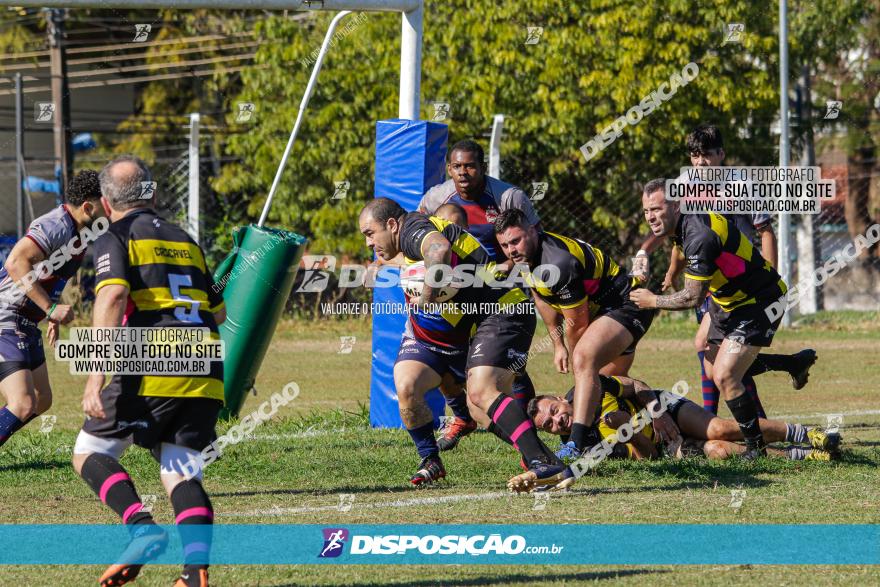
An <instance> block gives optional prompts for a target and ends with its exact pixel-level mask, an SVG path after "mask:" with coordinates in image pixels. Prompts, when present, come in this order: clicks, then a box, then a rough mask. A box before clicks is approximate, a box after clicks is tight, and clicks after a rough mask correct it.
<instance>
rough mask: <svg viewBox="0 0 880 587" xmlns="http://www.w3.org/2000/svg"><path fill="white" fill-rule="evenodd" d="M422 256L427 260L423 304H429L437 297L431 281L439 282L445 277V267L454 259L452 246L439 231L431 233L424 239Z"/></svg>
mask: <svg viewBox="0 0 880 587" xmlns="http://www.w3.org/2000/svg"><path fill="white" fill-rule="evenodd" d="M422 258H423V259H424V260H425V284H424V287H423V288H422V299H421V303H422V304H429V303H431V302H433V301H434V299H435V298H436V291H435V288H434V287H431V286H430V285H429V283H437V282H439V281H440V280H441V279H442V277H443V267H448V266H449V263H450V261H451V260H452V247H451V245H450V244H449V241H448V240H446V237H444V236H443V235H442V234H440V233H439V232H432V233H429V234H428V236H426V237H425V240H424V241H422Z"/></svg>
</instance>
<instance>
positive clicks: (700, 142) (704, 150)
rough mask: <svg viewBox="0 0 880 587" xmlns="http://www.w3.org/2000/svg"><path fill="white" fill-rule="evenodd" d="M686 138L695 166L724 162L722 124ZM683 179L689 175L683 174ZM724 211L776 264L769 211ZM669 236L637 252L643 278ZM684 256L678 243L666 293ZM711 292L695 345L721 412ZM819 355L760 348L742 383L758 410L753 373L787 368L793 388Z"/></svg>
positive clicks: (701, 310) (712, 407)
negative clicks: (713, 365)
mask: <svg viewBox="0 0 880 587" xmlns="http://www.w3.org/2000/svg"><path fill="white" fill-rule="evenodd" d="M686 144H687V150H688V153H689V154H690V163H691V165H692V166H693V167H720V166H721V165H723V164H724V157H725V152H724V140H723V138H722V136H721V131H720V130H719V129H718V128H717V127H715V126H710V125H701V126H698V127H697V128H696V129H694V131H693V132H691V133H690V134H689V135H688V136H687V140H686ZM679 180H681V181H686V180H685V179H684V178H681V177H680V178H679ZM696 181H699V180H696ZM724 216H725V217H727V218H728V219H729V220H731V221H732V222H733V223H734V224H735V225H736V227H737V228H738V229H739V231H740V232H741V233H742V234H743V235H745V236H746V238H748V239H749V240H750V241H751V243H752V246H754V247H755V248H757V249H758V250H759V251H760V252H761V256H762V257H764V259H766V261H767V263H769V264H770V266H772V267H776V235H775V233H774V232H773V222H772V218H771V217H770V215H769V214H766V213H764V212H755V213H752V214H725V215H724ZM664 238H665V237H658V236H654V235H653V234H652V235H651V236H650V237H649V238H648V239H647V240H646V241H645V244H644V245H642V249H641V250H640V251H639V253H638V254H637V255H636V258H635V259H636V262H635V263H634V268H633V274H634V275H635V276H636V277H637V278H639V280H640V281H642V282H643V283H644V282H645V281H646V280H647V278H648V274H649V267H648V254H649V253H651V252H652V251H653V250H654V249H656V248H657V245H659V244H660V242H662V241H663V240H664ZM684 261H685V259H684V255H683V253H682V251H681V249H679V248H678V247H676V246H673V247H672V253H671V256H670V259H669V269H668V270H667V272H666V276H665V277H664V279H663V285H662V287H661V290H660V291H661V292H662V293H665V292H666V291H667V290H671V288H672V284H673V283H676V282H677V281H678V278H679V276H680V274H681V273H682V271H684V265H685V263H684ZM710 297H711V296H706V298H704V300H703V302H702V303H701V304H700V305H699V306H698V307H696V308H694V313H695V314H696V317H697V323H698V324H699V325H700V327H699V328H698V329H697V333H696V335H695V336H694V347H695V348H696V351H697V358H698V360H699V361H700V380H701V385H702V390H703V407H704V408H706V409H707V410H709V411H710V412H712V413H713V414H717V413H718V397H719V395H720V392H719V390H718V387H717V386H716V385H715V382H714V381H712V378H711V377H709V376H707V375H706V368H705V365H704V360H705V353H706V351H707V350H708V347H709V345H708V341H707V336H708V333H709V324H710V319H709V315H708V311H709V299H710ZM816 358H817V357H816V351H814V350H812V349H805V350H803V351H801V352H799V353H797V354H795V355H783V354H769V353H760V354H759V355H758V356H757V357H756V358H755V362H754V363H752V366H751V367H750V368H749V371H748V372H746V374H745V375H744V376H743V387H744V388H745V390H746V393H748V394H749V395H750V396H752V398H753V399H754V400H755V405H756V406H757V410H758V415H759V416H761V417H766V414H765V412H764V408H763V406H762V405H761V400H760V399H759V397H758V386H757V384H756V383H755V380H754V378H753V377H754V375H757V374H759V373H764V372H766V371H784V372H787V373H788V374H789V376H790V377H791V381H792V385H793V386H794V388H795V389H801V388H803V387H804V386H805V385H806V384H807V381H808V378H809V369H810V367H811V366H812V365H813V363H815V362H816Z"/></svg>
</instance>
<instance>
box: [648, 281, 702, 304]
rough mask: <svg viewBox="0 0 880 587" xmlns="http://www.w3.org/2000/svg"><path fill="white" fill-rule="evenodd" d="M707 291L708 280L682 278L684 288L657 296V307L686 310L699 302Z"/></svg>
mask: <svg viewBox="0 0 880 587" xmlns="http://www.w3.org/2000/svg"><path fill="white" fill-rule="evenodd" d="M707 291H709V280H707V279H688V278H685V280H684V289H682V290H681V291H677V292H675V293H673V294H669V295H668V296H657V307H658V308H662V309H664V310H687V309H688V308H694V307H696V306H698V305H699V304H700V302H701V301H703V299H704V298H705V297H706V292H707Z"/></svg>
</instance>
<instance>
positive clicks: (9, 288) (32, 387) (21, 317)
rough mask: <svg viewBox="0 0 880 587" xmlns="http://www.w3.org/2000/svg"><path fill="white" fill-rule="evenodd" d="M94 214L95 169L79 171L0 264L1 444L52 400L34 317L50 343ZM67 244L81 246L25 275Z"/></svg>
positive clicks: (97, 212) (66, 315) (67, 310)
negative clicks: (47, 268)
mask: <svg viewBox="0 0 880 587" xmlns="http://www.w3.org/2000/svg"><path fill="white" fill-rule="evenodd" d="M98 218H104V209H103V208H102V207H101V189H100V187H99V185H98V172H97V171H92V170H90V169H87V170H84V171H80V172H79V173H78V174H77V175H76V176H74V178H73V179H72V180H71V181H70V185H68V187H67V193H66V203H64V204H62V205H61V206H58V207H57V208H55V209H53V210H52V211H51V212H49V213H47V214H44V215H43V216H40V217H39V218H37V219H36V220H34V221H33V222H32V223H31V225H30V227H29V228H28V231H27V233H25V235H24V238H22V239H21V240H20V241H18V242H17V243H16V244H15V246H14V247H13V248H12V251H11V252H10V253H9V257H8V258H7V259H6V263H5V264H4V266H3V267H2V268H0V392H2V393H3V397H4V398H5V399H6V406H5V407H4V408H3V409H2V410H0V446H2V445H3V444H4V443H5V442H6V441H7V440H9V437H10V436H12V435H13V434H14V433H15V432H16V431H18V430H20V429H21V428H22V427H23V426H24V425H25V424H27V423H28V422H30V421H31V420H32V419H34V418H36V417H37V416H38V415H40V414H43V413H45V412H46V410H48V409H49V407H50V406H51V405H52V388H51V386H50V385H49V373H48V372H47V370H46V355H45V352H44V351H43V340H42V335H41V334H40V329H39V328H38V327H37V323H39V322H40V321H41V320H42V319H43V318H46V319H47V321H48V324H47V327H46V331H47V335H48V339H49V344H50V345H54V344H55V341H56V340H57V339H58V330H59V328H60V325H61V324H67V323H69V322H70V321H71V320H73V318H74V312H73V308H71V307H70V306H69V305H67V304H59V303H58V301H59V299H60V298H61V292H62V291H63V290H64V286H65V284H66V283H67V280H68V279H70V278H71V277H73V276H74V275H75V274H76V272H77V270H78V269H79V267H80V265H81V264H82V260H83V257H84V256H85V245H86V244H87V243H86V242H85V241H84V240H83V235H81V234H80V233H81V232H82V231H84V230H86V229H91V228H92V226H93V224H94V223H95V221H96V220H97V219H98ZM103 222H104V223H107V224H109V221H107V220H104V221H103ZM96 228H97V227H96ZM92 236H93V237H94V236H95V235H94V234H93V235H92ZM91 240H94V238H92V239H91ZM67 247H73V248H81V249H82V250H81V251H80V252H79V253H76V254H70V255H67V256H68V258H67V259H66V260H65V261H64V263H63V264H62V265H61V266H60V267H58V268H56V269H54V270H52V271H51V273H50V274H49V275H46V276H44V277H40V278H38V279H37V280H34V281H31V280H29V279H28V276H31V275H32V274H34V273H33V272H35V271H37V272H39V270H40V267H41V265H42V264H43V263H44V262H46V261H47V259H49V257H52V256H53V254H55V255H56V256H57V254H58V252H59V251H62V250H63V249H66V248H67ZM71 252H72V251H71ZM28 283H29V284H28Z"/></svg>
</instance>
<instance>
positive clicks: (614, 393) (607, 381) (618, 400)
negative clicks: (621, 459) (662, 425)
mask: <svg viewBox="0 0 880 587" xmlns="http://www.w3.org/2000/svg"><path fill="white" fill-rule="evenodd" d="M599 383H600V384H601V387H602V403H601V404H599V407H598V408H597V409H596V424H597V425H598V428H599V434H600V435H601V436H602V439H603V440H604V439H606V438H611V437H613V436H615V435H616V434H617V430H616V429H614V428H612V427H610V426H609V425H608V424H606V423H605V416H607V415H608V414H611V413H613V412H617V411H623V412H626V413H627V414H629V415H630V416H634V415H636V414H637V413H638V412H639V411H640V408H639V407H638V406H636V404H635V403H633V402H631V401H630V400H628V399H625V398H623V397H621V394H622V393H623V384H622V383H621V382H620V380H619V379H618V378H617V377H609V376H607V375H599ZM565 400H566V401H567V402H568V403H574V388H573V387H572V388H571V389H570V390H569V391H568V393H567V394H566V395H565ZM640 434H642V435H644V436H645V438H647V439H648V440H650V441H651V442H653V443H656V442H657V438H656V437H655V435H654V426H653V424H651V423H650V422H649V423H648V424H646V425H645V427H644V428H642V430H641V432H640ZM624 446H625V447H626V449H627V455H624V456H629V457H632V454H633V450H632V446H631V445H630V444H629V443H626V444H624Z"/></svg>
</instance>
